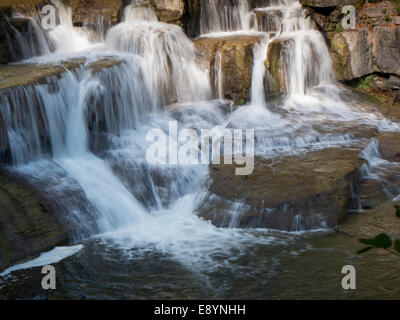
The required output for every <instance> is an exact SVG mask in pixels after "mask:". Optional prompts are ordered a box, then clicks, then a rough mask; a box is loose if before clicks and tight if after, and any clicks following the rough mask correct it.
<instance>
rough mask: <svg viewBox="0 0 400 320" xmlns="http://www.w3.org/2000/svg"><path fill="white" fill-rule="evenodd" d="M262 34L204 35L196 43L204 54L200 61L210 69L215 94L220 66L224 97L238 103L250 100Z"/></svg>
mask: <svg viewBox="0 0 400 320" xmlns="http://www.w3.org/2000/svg"><path fill="white" fill-rule="evenodd" d="M260 39H261V37H260V36H231V37H225V38H200V39H196V40H194V44H195V46H196V48H197V50H198V52H199V53H200V54H201V57H200V65H201V67H202V68H204V69H207V70H209V71H210V77H211V83H212V84H214V96H215V97H218V96H217V92H218V74H217V73H218V70H220V72H221V80H222V83H221V86H220V87H221V89H222V93H223V98H225V99H228V100H232V101H233V102H234V103H235V104H244V103H245V102H247V101H248V100H249V96H250V87H251V78H252V73H253V46H254V44H255V43H257V42H258V41H259V40H260Z"/></svg>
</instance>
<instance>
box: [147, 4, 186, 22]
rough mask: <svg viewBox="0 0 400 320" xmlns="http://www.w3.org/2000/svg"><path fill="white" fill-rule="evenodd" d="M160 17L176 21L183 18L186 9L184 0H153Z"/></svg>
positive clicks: (167, 20)
mask: <svg viewBox="0 0 400 320" xmlns="http://www.w3.org/2000/svg"><path fill="white" fill-rule="evenodd" d="M151 1H152V4H153V6H154V8H155V10H156V13H157V16H158V19H159V20H160V21H163V22H176V21H178V20H180V19H182V16H183V13H184V11H185V3H184V1H183V0H151Z"/></svg>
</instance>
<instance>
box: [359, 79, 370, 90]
mask: <svg viewBox="0 0 400 320" xmlns="http://www.w3.org/2000/svg"><path fill="white" fill-rule="evenodd" d="M371 83H372V75H369V76H366V77H364V78H361V79H360V80H359V81H358V83H357V88H358V89H363V90H367V89H369V87H370V85H371Z"/></svg>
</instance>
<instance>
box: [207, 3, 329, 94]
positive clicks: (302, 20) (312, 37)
mask: <svg viewBox="0 0 400 320" xmlns="http://www.w3.org/2000/svg"><path fill="white" fill-rule="evenodd" d="M262 3H263V2H262V1H261V5H260V6H259V7H257V8H254V9H251V7H250V6H249V3H248V0H236V1H212V0H203V1H201V12H202V15H201V20H200V26H201V34H202V35H203V36H207V34H213V33H217V34H218V33H220V32H224V33H226V35H229V34H234V33H235V32H237V31H241V32H244V33H247V34H254V33H256V32H262V33H264V34H265V35H266V36H267V37H268V39H269V42H272V41H280V42H281V43H282V44H283V50H282V57H281V58H282V59H284V66H285V68H284V73H285V75H284V76H285V81H286V90H287V93H288V95H289V96H294V95H297V96H303V95H308V94H309V93H310V90H312V89H313V88H315V87H318V86H326V85H330V84H333V83H334V80H333V73H332V63H331V58H330V54H329V51H328V48H327V46H326V43H325V40H324V38H323V36H322V34H321V33H320V32H319V31H318V30H317V28H316V26H315V23H314V22H313V21H312V20H311V18H309V17H307V16H306V11H305V10H304V9H303V8H302V6H301V5H300V3H299V2H298V1H297V0H275V1H265V3H266V6H265V7H263V6H262ZM228 8H229V10H228ZM232 8H233V9H232ZM221 36H223V34H221ZM256 53H257V52H256ZM259 54H260V59H261V58H263V57H264V56H265V55H264V52H262V50H261V51H259ZM260 67H261V68H263V67H262V66H261V65H260V64H259V63H258V64H256V65H255V67H254V72H255V73H258V72H261V73H262V72H263V71H262V70H261V71H260ZM254 80H255V81H257V82H258V83H261V82H262V81H263V80H262V78H260V77H258V78H257V79H254ZM254 85H255V84H254V82H253V88H254ZM256 86H257V85H256ZM257 87H260V86H257ZM259 92H261V91H260V90H259ZM254 93H255V92H254V91H253V94H254ZM254 97H255V96H253V98H254Z"/></svg>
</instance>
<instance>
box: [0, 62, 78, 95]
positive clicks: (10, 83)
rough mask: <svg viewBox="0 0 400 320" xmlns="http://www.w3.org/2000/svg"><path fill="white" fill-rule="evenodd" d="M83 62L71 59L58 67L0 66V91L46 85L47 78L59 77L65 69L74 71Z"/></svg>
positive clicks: (45, 65) (35, 65) (47, 65)
mask: <svg viewBox="0 0 400 320" xmlns="http://www.w3.org/2000/svg"><path fill="white" fill-rule="evenodd" d="M84 62H85V60H84V59H73V60H69V61H66V62H63V63H62V64H60V65H50V64H39V65H37V64H27V63H24V64H12V65H5V66H1V67H0V90H4V89H10V88H14V87H19V86H29V85H34V84H40V83H46V81H47V80H46V79H47V78H48V77H51V76H56V77H59V76H61V75H62V74H63V73H64V72H65V70H66V69H67V70H71V71H72V70H75V69H77V68H79V67H80V66H81V65H83V63H84Z"/></svg>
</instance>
